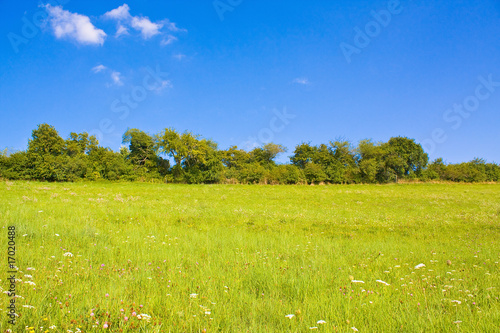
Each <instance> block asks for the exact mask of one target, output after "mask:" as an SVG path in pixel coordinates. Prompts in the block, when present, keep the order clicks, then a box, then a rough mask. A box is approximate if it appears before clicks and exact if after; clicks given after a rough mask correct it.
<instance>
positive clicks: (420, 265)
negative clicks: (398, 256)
mask: <svg viewBox="0 0 500 333" xmlns="http://www.w3.org/2000/svg"><path fill="white" fill-rule="evenodd" d="M422 267H425V264H418V265H417V266H415V269H420V268H422Z"/></svg>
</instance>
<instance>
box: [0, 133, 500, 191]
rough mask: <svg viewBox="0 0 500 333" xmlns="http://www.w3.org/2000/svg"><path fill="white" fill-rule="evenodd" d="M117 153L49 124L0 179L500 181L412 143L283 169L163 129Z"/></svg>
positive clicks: (295, 157) (265, 158) (260, 151)
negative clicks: (431, 156)
mask: <svg viewBox="0 0 500 333" xmlns="http://www.w3.org/2000/svg"><path fill="white" fill-rule="evenodd" d="M123 144H125V146H123V147H122V148H121V149H120V151H119V152H115V151H113V150H111V149H110V148H105V147H102V146H99V142H98V140H97V139H96V137H95V136H91V135H89V134H88V133H85V132H84V133H70V135H69V137H68V138H67V139H63V138H62V137H61V136H60V135H59V133H58V132H57V131H56V129H55V128H54V127H53V126H50V125H48V124H41V125H39V126H38V127H37V128H36V129H35V130H33V132H32V136H31V139H30V140H29V142H28V147H27V149H26V150H25V151H18V152H14V153H8V152H7V150H5V151H3V152H0V177H1V178H5V179H13V180H15V179H25V180H41V181H58V182H63V181H79V180H125V181H136V180H139V181H157V182H167V183H188V184H201V183H204V184H221V183H226V184H227V183H232V184H236V183H241V184H320V183H329V184H356V183H388V182H397V181H398V180H403V179H404V180H423V181H429V180H443V181H454V182H486V181H499V180H500V166H499V165H498V164H495V163H486V161H485V160H483V159H478V158H476V159H474V160H472V161H470V162H465V163H458V164H445V163H444V162H443V159H441V158H438V159H436V160H434V161H432V162H431V163H429V160H428V155H427V154H426V153H425V152H424V150H423V148H422V146H421V145H420V144H417V143H416V142H415V140H413V139H410V138H406V137H393V138H391V139H389V141H387V142H373V141H372V140H362V141H360V142H359V144H358V145H357V146H353V145H351V144H350V143H349V142H348V141H345V140H335V141H330V142H328V143H327V144H320V145H312V144H310V143H306V142H304V143H301V144H299V145H297V146H296V147H295V150H294V151H293V153H292V155H291V156H290V163H288V164H278V163H276V161H275V160H276V157H277V156H278V154H280V153H285V152H286V148H285V147H283V146H282V145H279V144H275V143H267V144H265V145H262V146H261V147H256V148H254V149H252V150H250V151H246V150H244V149H241V148H238V147H237V146H231V147H229V148H228V149H226V150H223V149H219V148H218V145H217V143H215V142H214V141H212V140H209V139H205V138H203V137H201V136H199V135H195V134H193V133H191V132H188V131H186V132H184V133H179V132H178V131H176V130H175V129H173V128H166V129H164V130H163V131H161V132H160V133H157V134H155V135H150V134H149V133H146V132H144V131H141V130H139V129H135V128H133V129H128V130H127V131H126V132H125V133H124V135H123Z"/></svg>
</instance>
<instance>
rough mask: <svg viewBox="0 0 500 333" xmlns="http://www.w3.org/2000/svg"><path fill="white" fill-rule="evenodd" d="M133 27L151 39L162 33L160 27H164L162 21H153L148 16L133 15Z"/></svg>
mask: <svg viewBox="0 0 500 333" xmlns="http://www.w3.org/2000/svg"><path fill="white" fill-rule="evenodd" d="M131 26H132V28H134V29H136V30H139V31H140V32H141V34H142V37H143V38H144V39H149V38H151V37H153V36H154V35H157V34H159V33H160V29H161V28H162V27H163V24H162V23H153V22H151V21H150V20H149V18H147V17H137V16H134V17H132V22H131Z"/></svg>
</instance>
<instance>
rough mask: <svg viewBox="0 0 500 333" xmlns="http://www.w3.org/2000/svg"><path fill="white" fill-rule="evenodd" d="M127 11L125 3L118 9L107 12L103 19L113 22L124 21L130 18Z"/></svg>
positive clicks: (128, 9)
mask: <svg viewBox="0 0 500 333" xmlns="http://www.w3.org/2000/svg"><path fill="white" fill-rule="evenodd" d="M129 11H130V7H129V6H128V5H127V4H126V3H124V4H123V5H121V6H120V7H118V8H115V9H113V10H110V11H109V12H106V13H105V14H104V17H106V18H110V19H115V20H125V19H129V18H130V13H129Z"/></svg>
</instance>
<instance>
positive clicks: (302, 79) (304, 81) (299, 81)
mask: <svg viewBox="0 0 500 333" xmlns="http://www.w3.org/2000/svg"><path fill="white" fill-rule="evenodd" d="M293 83H297V84H302V85H308V84H310V82H309V80H308V79H307V78H305V77H298V78H296V79H294V80H293Z"/></svg>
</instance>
